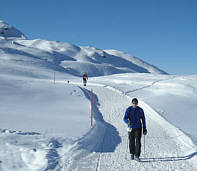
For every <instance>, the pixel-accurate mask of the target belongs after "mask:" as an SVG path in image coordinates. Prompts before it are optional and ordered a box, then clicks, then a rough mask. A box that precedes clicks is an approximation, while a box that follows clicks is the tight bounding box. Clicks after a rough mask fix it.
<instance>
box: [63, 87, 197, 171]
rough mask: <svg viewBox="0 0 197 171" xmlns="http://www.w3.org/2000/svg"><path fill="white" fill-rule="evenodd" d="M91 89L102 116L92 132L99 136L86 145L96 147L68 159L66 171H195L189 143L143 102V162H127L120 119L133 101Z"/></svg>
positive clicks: (126, 140)
mask: <svg viewBox="0 0 197 171" xmlns="http://www.w3.org/2000/svg"><path fill="white" fill-rule="evenodd" d="M91 88H92V89H93V91H94V93H95V95H96V97H97V102H96V101H95V102H94V103H99V105H98V104H97V107H98V111H97V110H94V112H96V111H97V112H99V113H100V114H101V115H102V117H103V127H100V128H101V129H100V130H96V131H95V132H98V137H96V136H94V138H93V139H91V138H90V140H91V142H89V143H92V144H96V145H92V149H91V152H87V151H86V150H81V152H79V153H78V155H77V156H75V157H73V158H70V163H69V165H67V166H65V170H79V171H83V170H84V171H88V170H91V171H93V170H95V171H114V170H116V171H117V170H120V171H123V170H124V171H127V170H136V171H139V170H140V171H141V170H142V171H144V170H145V171H150V170H157V171H158V170H162V171H165V170H173V171H174V170H177V171H180V170H184V171H185V170H190V171H195V170H197V169H196V166H195V165H194V164H193V163H194V162H195V161H193V160H194V159H193V158H194V157H196V152H195V150H194V149H193V148H192V142H190V139H189V138H187V137H186V136H185V135H184V134H183V133H182V132H181V131H179V130H178V129H177V128H175V127H174V126H172V125H170V124H169V123H168V122H166V121H165V120H164V119H163V118H161V117H160V116H159V115H158V114H157V113H156V112H155V111H154V110H152V109H151V107H149V106H148V105H147V104H145V103H144V102H142V101H140V103H139V106H140V107H142V108H143V109H144V111H145V116H146V122H147V129H148V135H147V136H146V152H145V154H144V143H143V142H144V137H142V152H141V160H142V162H140V163H139V162H136V161H132V160H130V156H129V153H128V136H127V131H126V125H125V124H124V123H123V116H124V113H125V110H126V108H127V107H128V106H129V105H130V103H131V99H132V98H131V97H128V96H125V95H124V94H122V93H121V92H118V91H116V90H114V89H111V88H108V87H101V86H99V87H98V86H91V87H88V90H90V89H91ZM96 122H97V121H96ZM99 122H102V120H100V121H99ZM93 129H95V128H93ZM100 132H103V136H102V137H100V136H99V135H100ZM95 137H96V138H95ZM84 144H85V143H84Z"/></svg>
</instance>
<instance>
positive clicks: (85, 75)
mask: <svg viewBox="0 0 197 171" xmlns="http://www.w3.org/2000/svg"><path fill="white" fill-rule="evenodd" d="M87 80H88V75H87V73H86V72H85V73H84V74H83V85H84V86H86V84H87Z"/></svg>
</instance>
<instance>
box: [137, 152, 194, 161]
mask: <svg viewBox="0 0 197 171" xmlns="http://www.w3.org/2000/svg"><path fill="white" fill-rule="evenodd" d="M196 155H197V152H194V153H192V154H189V155H187V156H178V157H158V158H157V157H155V158H141V162H169V161H180V160H188V159H191V158H192V157H194V156H196Z"/></svg>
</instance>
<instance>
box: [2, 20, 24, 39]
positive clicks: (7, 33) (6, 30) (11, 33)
mask: <svg viewBox="0 0 197 171" xmlns="http://www.w3.org/2000/svg"><path fill="white" fill-rule="evenodd" d="M0 38H1V39H2V38H26V37H25V35H24V34H23V33H22V32H21V31H19V30H17V29H16V28H14V27H13V26H11V25H9V24H7V23H5V22H4V21H1V20H0Z"/></svg>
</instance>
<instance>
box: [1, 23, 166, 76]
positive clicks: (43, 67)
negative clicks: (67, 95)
mask: <svg viewBox="0 0 197 171" xmlns="http://www.w3.org/2000/svg"><path fill="white" fill-rule="evenodd" d="M0 32H1V34H0V72H1V73H4V74H17V75H23V76H33V77H43V76H47V73H48V72H51V71H54V70H56V71H59V72H61V73H67V74H71V75H75V76H81V74H82V73H83V72H87V73H88V75H89V76H102V75H110V74H118V73H156V74H167V73H166V72H164V71H162V70H160V69H158V68H157V67H155V66H153V65H150V64H148V63H146V62H144V61H143V60H141V59H139V58H137V57H134V56H132V55H129V54H126V53H123V52H121V51H117V50H101V49H96V48H94V47H91V46H85V47H84V46H76V45H72V44H70V43H64V42H59V41H48V40H40V39H36V40H28V39H26V37H25V35H24V34H23V33H22V32H21V31H19V30H17V29H15V28H14V27H12V26H10V25H8V24H6V23H4V22H2V21H0Z"/></svg>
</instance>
